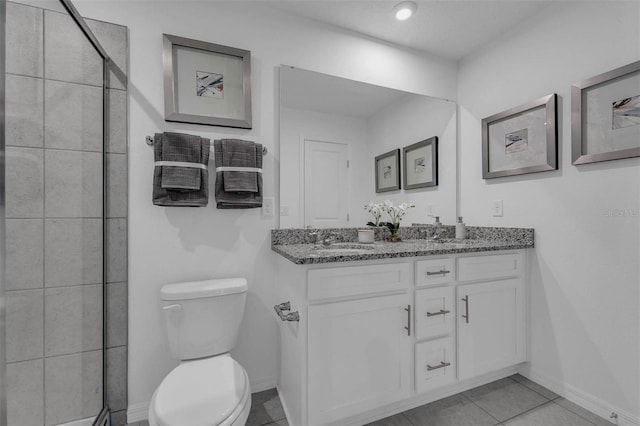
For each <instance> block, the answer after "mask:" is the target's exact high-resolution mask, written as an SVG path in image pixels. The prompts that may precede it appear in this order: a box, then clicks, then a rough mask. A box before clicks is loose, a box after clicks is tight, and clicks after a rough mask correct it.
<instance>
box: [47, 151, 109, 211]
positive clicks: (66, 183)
mask: <svg viewBox="0 0 640 426" xmlns="http://www.w3.org/2000/svg"><path fill="white" fill-rule="evenodd" d="M45 151H46V152H45V178H44V181H45V216H46V217H49V218H53V217H101V216H102V154H101V153H98V152H79V151H58V150H50V149H48V150H45Z"/></svg>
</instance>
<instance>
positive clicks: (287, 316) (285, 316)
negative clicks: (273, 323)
mask: <svg viewBox="0 0 640 426" xmlns="http://www.w3.org/2000/svg"><path fill="white" fill-rule="evenodd" d="M273 309H274V310H275V311H276V314H278V316H279V317H280V319H281V320H282V321H300V314H299V313H298V311H293V312H288V313H285V312H284V311H291V302H283V303H280V304H278V305H275V306H274V307H273Z"/></svg>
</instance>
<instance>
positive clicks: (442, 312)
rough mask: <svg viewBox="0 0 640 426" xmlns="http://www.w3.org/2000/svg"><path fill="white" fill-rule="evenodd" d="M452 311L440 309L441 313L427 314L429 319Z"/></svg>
mask: <svg viewBox="0 0 640 426" xmlns="http://www.w3.org/2000/svg"><path fill="white" fill-rule="evenodd" d="M449 312H451V311H446V310H444V309H440V312H427V316H428V317H435V316H436V315H444V314H448V313H449Z"/></svg>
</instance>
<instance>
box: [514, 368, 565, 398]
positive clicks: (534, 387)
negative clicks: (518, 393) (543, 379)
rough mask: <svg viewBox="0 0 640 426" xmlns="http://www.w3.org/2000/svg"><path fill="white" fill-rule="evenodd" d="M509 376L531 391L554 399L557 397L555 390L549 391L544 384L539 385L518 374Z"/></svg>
mask: <svg viewBox="0 0 640 426" xmlns="http://www.w3.org/2000/svg"><path fill="white" fill-rule="evenodd" d="M510 378H511V379H513V380H515V381H516V382H518V383H520V384H521V385H524V386H526V387H528V388H529V389H531V390H532V391H534V392H537V393H539V394H540V395H542V396H544V397H545V398H547V399H556V398H558V397H559V395H558V394H556V393H555V392H551V391H550V390H549V389H547V388H545V387H544V386H540V385H539V384H537V383H536V382H532V381H531V380H529V379H527V378H526V377H524V376H522V375H520V374H514V375H513V376H510Z"/></svg>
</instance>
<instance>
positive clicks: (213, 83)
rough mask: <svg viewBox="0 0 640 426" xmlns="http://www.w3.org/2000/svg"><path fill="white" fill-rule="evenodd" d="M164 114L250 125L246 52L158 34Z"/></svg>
mask: <svg viewBox="0 0 640 426" xmlns="http://www.w3.org/2000/svg"><path fill="white" fill-rule="evenodd" d="M162 39H163V54H162V57H163V71H164V119H165V120H166V121H174V122H179V123H193V124H206V125H209V126H223V127H237V128H242V129H251V127H252V124H251V52H250V51H249V50H244V49H237V48H235V47H229V46H223V45H220V44H214V43H208V42H204V41H200V40H193V39H189V38H185V37H179V36H175V35H170V34H163V35H162Z"/></svg>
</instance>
